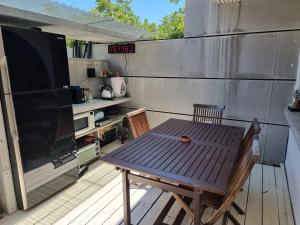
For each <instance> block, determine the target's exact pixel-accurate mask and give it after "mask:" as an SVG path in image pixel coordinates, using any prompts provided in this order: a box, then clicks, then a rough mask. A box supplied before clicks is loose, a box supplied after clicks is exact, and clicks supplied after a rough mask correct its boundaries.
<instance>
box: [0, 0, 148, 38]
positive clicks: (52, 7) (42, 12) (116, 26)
mask: <svg viewBox="0 0 300 225" xmlns="http://www.w3.org/2000/svg"><path fill="white" fill-rule="evenodd" d="M34 4H36V5H34ZM54 15H55V16H54ZM0 23H1V24H5V25H11V26H18V27H27V28H30V27H39V28H41V29H42V30H43V31H47V32H52V33H58V34H64V35H66V36H68V37H70V38H72V39H76V40H85V41H95V42H103V43H109V42H120V41H135V40H137V39H139V38H140V37H143V36H145V35H146V36H147V35H148V34H149V33H148V32H147V31H144V30H141V29H137V28H134V27H133V26H130V25H125V24H120V23H116V22H114V21H113V20H112V19H109V18H103V17H101V16H98V15H93V14H91V13H88V12H85V11H82V10H79V9H75V8H73V7H69V6H65V5H63V4H59V3H56V2H52V1H50V0H39V1H36V0H14V1H11V0H10V1H7V0H0Z"/></svg>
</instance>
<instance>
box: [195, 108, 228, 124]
mask: <svg viewBox="0 0 300 225" xmlns="http://www.w3.org/2000/svg"><path fill="white" fill-rule="evenodd" d="M224 110H225V106H217V105H204V104H194V115H193V121H194V122H202V123H214V124H221V123H222V118H223V112H224Z"/></svg>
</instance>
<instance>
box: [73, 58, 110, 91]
mask: <svg viewBox="0 0 300 225" xmlns="http://www.w3.org/2000/svg"><path fill="white" fill-rule="evenodd" d="M87 68H95V70H96V74H98V73H99V72H100V71H101V70H109V62H108V61H107V60H93V59H69V71H70V83H71V85H72V86H75V85H79V86H80V87H82V88H89V89H90V91H91V93H92V95H93V96H97V95H99V92H98V89H99V86H100V84H102V83H103V82H104V79H103V78H88V77H87Z"/></svg>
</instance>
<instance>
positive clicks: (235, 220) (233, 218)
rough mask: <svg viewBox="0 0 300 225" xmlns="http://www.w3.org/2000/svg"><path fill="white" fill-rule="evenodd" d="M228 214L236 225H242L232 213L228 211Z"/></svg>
mask: <svg viewBox="0 0 300 225" xmlns="http://www.w3.org/2000/svg"><path fill="white" fill-rule="evenodd" d="M227 213H228V215H227V216H228V219H230V220H231V222H232V223H233V224H234V225H241V224H240V222H239V221H237V219H236V218H235V217H234V216H233V215H232V214H231V212H229V211H227Z"/></svg>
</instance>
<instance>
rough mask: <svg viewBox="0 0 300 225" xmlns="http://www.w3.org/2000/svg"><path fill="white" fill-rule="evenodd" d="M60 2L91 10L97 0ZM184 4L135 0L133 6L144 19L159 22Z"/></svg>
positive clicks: (58, 0)
mask: <svg viewBox="0 0 300 225" xmlns="http://www.w3.org/2000/svg"><path fill="white" fill-rule="evenodd" d="M55 1H57V2H59V3H64V4H66V5H71V6H73V7H76V8H79V9H83V10H85V11H90V10H91V9H92V8H93V7H95V6H96V3H95V0H55ZM183 5H184V0H180V2H179V3H178V4H177V5H176V4H172V3H170V2H169V0H133V1H132V8H133V10H134V12H135V14H136V15H138V16H139V17H140V18H141V19H142V20H144V19H148V20H149V21H150V22H155V23H159V22H160V21H161V19H162V18H163V17H164V16H166V15H168V14H170V13H172V12H174V11H176V10H177V9H179V8H180V7H181V6H183Z"/></svg>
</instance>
